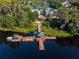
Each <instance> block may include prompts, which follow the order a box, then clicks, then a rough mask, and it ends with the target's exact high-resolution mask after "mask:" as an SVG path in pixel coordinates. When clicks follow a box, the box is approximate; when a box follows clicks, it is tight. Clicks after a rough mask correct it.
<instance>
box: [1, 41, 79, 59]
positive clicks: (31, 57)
mask: <svg viewBox="0 0 79 59" xmlns="http://www.w3.org/2000/svg"><path fill="white" fill-rule="evenodd" d="M45 48H46V50H45V51H43V52H41V51H39V49H38V45H37V42H26V43H21V44H20V43H18V44H16V43H13V44H12V43H9V44H5V43H2V44H1V45H0V59H79V48H76V47H70V46H61V45H60V44H58V43H57V42H56V41H46V42H45Z"/></svg>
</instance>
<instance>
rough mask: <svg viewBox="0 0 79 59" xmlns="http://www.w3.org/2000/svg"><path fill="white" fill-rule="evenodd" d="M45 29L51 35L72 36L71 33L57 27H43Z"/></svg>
mask: <svg viewBox="0 0 79 59" xmlns="http://www.w3.org/2000/svg"><path fill="white" fill-rule="evenodd" d="M43 31H44V33H45V34H46V35H50V36H56V37H67V36H71V34H70V33H68V32H65V31H63V30H57V29H48V28H47V27H43Z"/></svg>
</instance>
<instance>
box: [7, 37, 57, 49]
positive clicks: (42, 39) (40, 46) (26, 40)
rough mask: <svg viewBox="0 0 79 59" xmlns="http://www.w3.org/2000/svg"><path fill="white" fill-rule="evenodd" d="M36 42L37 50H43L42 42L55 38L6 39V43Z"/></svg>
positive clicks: (54, 38)
mask: <svg viewBox="0 0 79 59" xmlns="http://www.w3.org/2000/svg"><path fill="white" fill-rule="evenodd" d="M35 40H36V41H38V43H39V50H45V47H44V41H46V40H56V37H47V36H46V37H41V38H36V37H22V38H18V39H9V38H7V41H8V42H29V41H35Z"/></svg>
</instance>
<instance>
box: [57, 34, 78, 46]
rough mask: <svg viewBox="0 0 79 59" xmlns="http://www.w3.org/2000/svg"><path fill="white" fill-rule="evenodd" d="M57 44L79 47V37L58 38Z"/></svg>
mask: <svg viewBox="0 0 79 59" xmlns="http://www.w3.org/2000/svg"><path fill="white" fill-rule="evenodd" d="M57 43H59V44H60V45H62V46H65V45H66V46H74V47H79V36H77V35H74V36H72V37H65V38H58V39H57Z"/></svg>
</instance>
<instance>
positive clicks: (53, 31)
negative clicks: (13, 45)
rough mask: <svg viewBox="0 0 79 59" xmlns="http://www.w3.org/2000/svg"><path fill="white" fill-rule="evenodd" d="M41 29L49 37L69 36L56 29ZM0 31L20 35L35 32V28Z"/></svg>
mask: <svg viewBox="0 0 79 59" xmlns="http://www.w3.org/2000/svg"><path fill="white" fill-rule="evenodd" d="M42 29H43V32H44V33H45V34H46V35H49V36H56V37H67V36H71V34H70V33H68V32H65V31H63V30H57V29H48V28H47V27H45V26H43V27H42ZM0 30H3V31H13V32H20V33H25V34H26V33H28V32H30V31H32V32H33V31H35V30H36V27H35V26H33V27H31V28H18V27H14V28H13V29H7V28H0Z"/></svg>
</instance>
